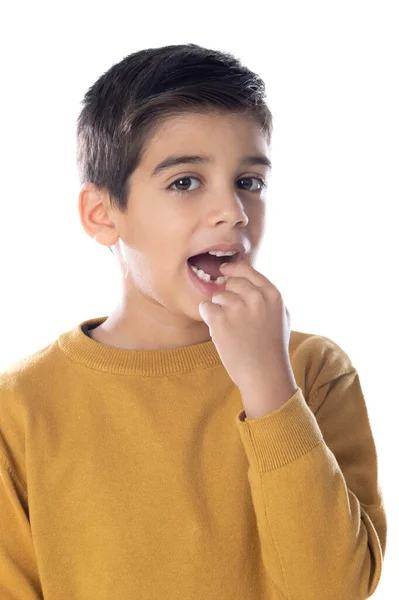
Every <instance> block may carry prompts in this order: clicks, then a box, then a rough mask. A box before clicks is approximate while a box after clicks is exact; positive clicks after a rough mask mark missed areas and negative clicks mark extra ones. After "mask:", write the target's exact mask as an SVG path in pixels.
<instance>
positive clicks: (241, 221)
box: [209, 192, 248, 227]
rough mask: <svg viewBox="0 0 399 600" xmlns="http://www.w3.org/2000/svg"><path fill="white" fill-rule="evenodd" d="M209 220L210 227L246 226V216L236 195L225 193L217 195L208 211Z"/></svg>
mask: <svg viewBox="0 0 399 600" xmlns="http://www.w3.org/2000/svg"><path fill="white" fill-rule="evenodd" d="M209 220H210V221H211V225H215V224H218V223H229V224H230V225H231V226H233V227H234V226H235V225H240V226H241V227H245V226H246V225H248V216H247V214H246V212H245V210H244V206H243V203H242V201H241V199H240V197H239V196H238V195H237V194H236V193H234V192H233V193H231V192H226V193H224V194H223V195H219V197H218V200H217V201H215V200H214V203H213V206H212V208H211V210H210V216H209Z"/></svg>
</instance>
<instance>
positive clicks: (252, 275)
mask: <svg viewBox="0 0 399 600" xmlns="http://www.w3.org/2000/svg"><path fill="white" fill-rule="evenodd" d="M220 272H221V273H223V275H227V277H232V278H233V277H246V278H247V279H249V281H250V282H251V283H253V285H256V286H258V287H263V288H265V289H267V290H277V288H276V286H275V285H274V284H273V283H272V282H271V281H270V279H268V278H267V277H265V276H264V275H262V273H259V271H256V270H255V269H254V268H253V266H252V265H249V264H248V263H247V262H245V261H244V260H240V261H238V262H236V263H224V264H223V265H221V267H220ZM277 291H278V290H277Z"/></svg>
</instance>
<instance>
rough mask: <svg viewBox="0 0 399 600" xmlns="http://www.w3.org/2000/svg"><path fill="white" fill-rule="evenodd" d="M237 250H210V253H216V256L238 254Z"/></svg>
mask: <svg viewBox="0 0 399 600" xmlns="http://www.w3.org/2000/svg"><path fill="white" fill-rule="evenodd" d="M237 252H238V251H237V250H209V252H208V254H214V255H215V256H233V255H234V254H237Z"/></svg>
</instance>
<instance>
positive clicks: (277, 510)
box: [236, 369, 386, 600]
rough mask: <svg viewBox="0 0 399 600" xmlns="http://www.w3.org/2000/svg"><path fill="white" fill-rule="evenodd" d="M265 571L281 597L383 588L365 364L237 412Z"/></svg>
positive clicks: (331, 597) (362, 594)
mask: <svg viewBox="0 0 399 600" xmlns="http://www.w3.org/2000/svg"><path fill="white" fill-rule="evenodd" d="M236 422H237V426H238V429H239V432H240V436H241V439H242V442H243V445H244V448H245V451H246V454H247V457H248V460H249V469H248V480H249V484H250V488H251V494H252V499H253V505H254V510H255V513H256V522H257V528H258V532H259V538H260V545H261V551H262V559H263V563H264V568H265V571H266V572H267V573H268V576H269V577H270V578H271V580H272V581H273V583H274V585H275V587H276V588H277V590H278V592H279V594H280V595H279V597H281V598H284V599H287V600H288V599H290V600H291V599H293V598H295V600H316V599H317V600H319V599H320V598H323V600H337V598H339V599H340V600H353V599H354V598H357V599H358V600H363V599H366V598H369V597H370V596H371V595H372V594H373V593H374V591H375V590H376V588H377V585H378V582H379V580H380V577H381V570H382V563H383V558H384V555H385V546H386V514H385V510H384V505H383V498H382V494H381V490H380V488H379V485H378V474H377V453H376V448H375V444H374V440H373V435H372V431H371V428H370V423H369V419H368V413H367V408H366V404H365V399H364V396H363V393H362V388H361V385H360V381H359V377H358V373H357V371H356V370H355V369H351V370H350V371H348V372H345V373H343V374H342V372H341V374H339V375H338V376H337V377H335V378H333V379H329V380H327V381H325V378H324V381H323V382H322V384H321V385H320V386H318V387H317V389H316V390H315V391H314V393H313V394H311V397H310V398H309V401H308V403H306V401H305V399H304V395H303V392H302V389H301V388H300V387H297V390H296V392H295V394H294V395H293V396H292V397H291V398H290V399H289V400H288V401H287V402H286V403H285V404H284V405H282V406H281V407H280V408H279V409H277V410H275V411H274V412H272V413H269V414H268V415H265V416H264V417H260V418H258V419H247V418H246V416H245V411H244V410H242V411H241V412H240V413H239V414H238V415H237V417H236Z"/></svg>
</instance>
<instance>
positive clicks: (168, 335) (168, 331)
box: [79, 113, 270, 350]
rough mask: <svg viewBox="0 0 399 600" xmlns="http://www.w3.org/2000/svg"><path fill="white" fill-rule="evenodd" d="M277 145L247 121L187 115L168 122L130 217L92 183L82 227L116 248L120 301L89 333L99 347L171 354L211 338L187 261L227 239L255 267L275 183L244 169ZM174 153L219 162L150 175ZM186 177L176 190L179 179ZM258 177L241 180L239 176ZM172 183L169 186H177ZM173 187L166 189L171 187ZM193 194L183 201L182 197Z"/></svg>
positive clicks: (82, 208)
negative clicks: (269, 189) (266, 185)
mask: <svg viewBox="0 0 399 600" xmlns="http://www.w3.org/2000/svg"><path fill="white" fill-rule="evenodd" d="M258 153H261V154H264V155H266V156H267V157H268V158H270V147H269V145H268V144H267V140H266V137H265V134H264V133H263V132H262V131H261V129H260V126H259V125H258V124H257V123H256V122H255V121H254V120H252V119H250V118H248V117H243V116H238V115H231V114H230V115H229V114H228V115H226V114H225V115H219V114H193V113H190V114H186V115H180V116H179V117H173V118H171V119H169V120H168V121H167V122H166V123H164V124H162V125H161V126H160V127H159V128H158V129H157V131H156V132H155V134H154V135H153V136H152V138H151V139H150V140H149V142H148V143H147V146H146V151H145V153H144V156H143V160H142V162H141V163H140V165H139V166H138V167H137V169H136V170H135V171H134V172H133V174H132V175H131V182H132V185H131V193H130V196H129V198H128V210H127V212H126V213H124V214H123V213H121V212H120V211H119V210H118V209H117V208H116V207H111V203H110V199H109V194H108V192H107V191H106V190H103V189H98V188H97V187H96V186H95V185H94V184H93V183H91V182H86V183H84V185H83V186H82V187H81V190H80V193H79V215H80V220H81V223H82V226H83V228H84V229H85V231H86V232H87V234H88V235H90V237H92V238H94V239H95V240H96V241H97V242H98V243H99V244H101V245H104V246H113V250H114V253H115V255H116V259H117V261H118V265H119V267H120V273H121V293H120V298H119V300H118V302H117V305H116V306H115V308H114V309H113V310H112V312H111V313H110V315H109V317H108V319H107V320H106V321H105V322H104V323H103V324H102V325H100V326H98V327H97V328H95V329H94V330H92V332H91V337H92V339H94V340H95V341H97V342H100V343H102V344H106V345H108V346H112V347H115V348H122V349H138V350H141V349H146V350H154V349H166V348H180V347H183V346H190V345H193V344H199V343H203V342H207V341H210V340H211V336H210V332H209V327H208V325H207V324H206V323H205V322H204V321H203V319H202V317H201V315H200V312H199V308H198V307H199V304H200V302H201V301H203V300H209V296H206V295H204V294H202V293H201V292H200V291H199V290H196V289H195V288H194V287H193V285H192V283H191V282H190V281H189V279H188V272H187V263H186V261H187V258H188V257H189V256H191V255H193V254H196V253H198V252H199V251H200V250H201V249H203V248H205V247H207V246H211V245H214V244H217V243H219V242H222V241H228V242H230V241H231V242H241V243H243V244H244V246H245V247H246V248H247V249H248V250H249V253H248V254H247V256H246V258H245V261H246V262H247V263H248V264H250V265H252V264H253V263H254V261H255V258H256V254H257V251H258V248H259V244H260V242H261V239H262V235H263V230H264V225H265V199H266V189H263V190H262V189H261V186H260V185H259V182H258V179H257V178H258V177H260V178H261V179H263V180H264V181H266V182H267V181H268V178H269V170H268V169H267V167H266V166H264V165H252V166H248V165H245V166H243V165H242V164H241V160H242V157H244V156H246V155H252V154H258ZM171 154H179V155H181V154H200V155H202V154H203V155H209V156H212V157H213V159H214V164H202V163H201V164H200V163H197V164H186V165H177V166H174V167H170V168H169V169H168V170H166V171H161V172H160V173H159V174H157V175H155V176H151V171H152V169H153V168H154V167H155V166H156V165H157V164H158V163H160V162H161V161H162V160H164V159H165V158H166V157H167V156H169V155H171ZM183 177H184V178H186V177H192V178H193V179H187V180H186V179H184V180H183V181H181V182H178V183H176V180H179V179H181V178H183ZM244 177H245V178H253V179H248V180H246V181H244V182H242V181H240V179H241V178H244ZM172 184H174V185H173V187H172V188H170V186H171V185H172ZM168 188H169V189H168ZM179 189H180V190H187V191H186V192H185V193H181V194H179V193H178V192H177V191H176V190H179Z"/></svg>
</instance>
